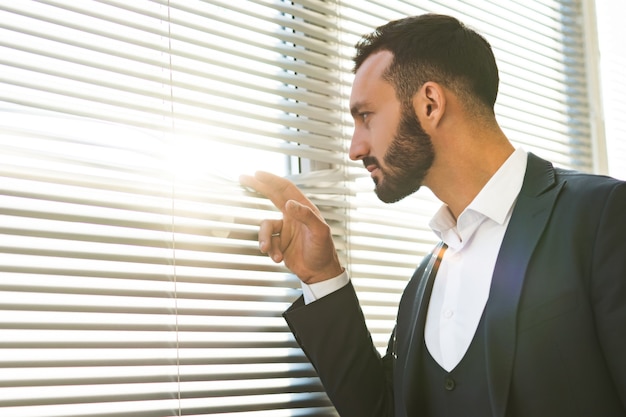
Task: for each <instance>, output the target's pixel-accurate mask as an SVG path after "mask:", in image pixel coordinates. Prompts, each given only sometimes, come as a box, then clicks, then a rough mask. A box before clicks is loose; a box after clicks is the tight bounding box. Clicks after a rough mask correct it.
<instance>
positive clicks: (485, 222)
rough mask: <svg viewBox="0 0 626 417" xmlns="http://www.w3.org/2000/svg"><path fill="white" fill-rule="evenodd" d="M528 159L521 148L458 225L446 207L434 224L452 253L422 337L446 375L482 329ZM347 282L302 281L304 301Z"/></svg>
mask: <svg viewBox="0 0 626 417" xmlns="http://www.w3.org/2000/svg"><path fill="white" fill-rule="evenodd" d="M526 161H527V154H526V152H525V151H524V150H522V149H517V150H516V151H515V152H514V153H513V154H512V155H511V156H510V157H509V158H508V159H507V160H506V161H505V162H504V164H503V165H502V166H501V167H500V169H499V170H498V171H497V172H496V173H495V174H494V175H493V177H491V179H490V180H489V181H488V182H487V184H486V185H485V186H484V187H483V189H482V190H481V191H480V192H479V193H478V195H477V196H476V197H475V198H474V200H473V201H472V202H471V203H470V204H469V206H467V207H466V208H465V210H464V211H463V212H462V213H461V214H460V215H459V218H458V221H457V220H455V219H454V216H453V215H452V214H451V213H450V211H449V210H448V207H447V206H446V205H443V206H442V207H441V208H440V209H439V211H438V212H437V213H436V214H435V216H434V217H433V219H432V220H431V222H430V227H431V228H432V229H433V231H434V232H435V234H437V236H439V238H440V239H441V240H442V241H443V242H444V243H446V244H447V245H448V249H447V250H446V253H445V255H444V257H443V260H442V262H441V265H440V267H439V271H438V272H437V276H436V278H435V282H434V286H433V291H432V294H431V297H430V303H429V306H428V315H427V317H426V328H425V332H424V337H425V341H426V346H427V348H428V351H429V352H430V354H431V355H432V357H433V358H434V359H435V361H436V362H437V363H438V364H439V365H440V366H441V367H442V368H443V369H445V370H446V371H451V370H452V369H454V367H456V365H458V363H459V362H460V361H461V359H462V358H463V355H465V352H467V349H468V347H469V345H470V343H471V341H472V339H473V337H474V333H476V329H477V328H478V323H479V321H480V318H481V316H482V313H483V310H484V309H485V304H486V303H487V298H488V297H489V288H490V285H491V277H492V275H493V270H494V267H495V262H496V258H497V256H498V252H499V251H500V246H501V244H502V239H503V238H504V233H505V231H506V228H507V226H508V224H509V220H510V218H511V213H512V211H513V206H514V204H515V200H516V199H517V195H518V194H519V191H520V189H521V188H522V182H523V180H524V173H525V172H526ZM348 282H349V276H348V273H347V272H346V271H344V272H343V273H342V274H341V275H339V276H338V277H335V278H332V279H330V280H327V281H322V282H319V283H315V284H311V285H307V284H304V283H302V292H303V295H304V301H305V303H307V304H309V303H311V302H313V301H315V300H318V299H320V298H322V297H324V296H326V295H328V294H330V293H332V292H334V291H336V290H338V289H340V288H342V287H343V286H344V285H346V284H347V283H348Z"/></svg>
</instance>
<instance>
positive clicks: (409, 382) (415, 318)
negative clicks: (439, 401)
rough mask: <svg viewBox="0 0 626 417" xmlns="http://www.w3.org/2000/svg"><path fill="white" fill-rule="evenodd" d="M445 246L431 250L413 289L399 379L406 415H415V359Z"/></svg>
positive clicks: (416, 371)
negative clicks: (408, 330)
mask: <svg viewBox="0 0 626 417" xmlns="http://www.w3.org/2000/svg"><path fill="white" fill-rule="evenodd" d="M446 247H447V246H445V245H444V243H443V242H439V243H438V244H437V246H436V247H435V248H434V249H433V251H432V252H431V254H430V256H429V259H428V263H427V264H426V267H425V268H424V269H423V271H422V273H421V276H420V277H419V281H418V286H417V289H416V291H415V297H414V300H413V304H412V309H411V313H410V316H409V317H410V319H409V323H411V326H410V330H411V333H410V335H409V337H408V339H407V341H408V348H407V349H406V353H405V354H404V355H403V357H405V358H406V362H405V363H404V366H403V367H402V371H401V375H402V376H401V378H400V379H399V382H400V384H401V387H402V390H403V398H404V404H402V405H404V406H406V409H407V414H406V415H409V416H410V415H415V413H414V412H413V411H412V407H413V406H415V405H416V404H415V402H414V401H412V399H414V398H415V392H414V391H413V390H414V389H415V383H414V378H415V376H416V375H417V373H418V372H419V370H418V369H417V359H418V358H419V357H420V355H421V348H422V345H423V344H422V341H423V340H424V325H425V323H426V311H427V310H428V302H429V300H430V294H431V292H432V288H433V283H434V282H435V275H436V271H437V269H438V268H439V264H440V263H441V259H442V258H443V254H444V252H445V250H446ZM433 269H434V272H433ZM418 271H419V268H418ZM396 406H397V407H398V406H400V404H397V405H396Z"/></svg>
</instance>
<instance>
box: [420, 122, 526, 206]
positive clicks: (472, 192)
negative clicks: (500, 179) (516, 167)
mask: <svg viewBox="0 0 626 417" xmlns="http://www.w3.org/2000/svg"><path fill="white" fill-rule="evenodd" d="M483 133H484V132H483ZM476 138H479V139H476ZM447 144H448V145H449V146H448V147H447V148H444V149H438V150H437V152H436V157H435V162H434V163H433V166H432V167H431V170H430V171H429V173H428V176H427V178H426V180H425V182H424V185H425V186H426V187H428V188H430V189H431V191H432V192H433V193H434V194H435V195H436V196H437V198H439V199H440V200H441V201H442V202H444V203H445V204H446V205H447V206H448V208H449V209H450V212H451V213H452V215H453V216H454V217H455V218H458V217H459V215H460V214H461V213H462V212H463V210H465V208H466V207H467V206H468V205H469V204H470V203H471V202H472V201H473V200H474V198H475V197H476V196H477V195H478V193H479V192H480V190H482V189H483V187H484V186H485V184H487V182H488V181H489V180H490V179H491V177H492V176H493V175H494V174H495V173H496V171H498V169H499V168H500V167H501V166H502V164H504V162H505V161H506V160H507V159H508V158H509V157H510V156H511V154H512V153H513V152H514V151H515V148H514V147H513V145H512V144H511V143H510V142H509V141H508V139H507V138H506V137H505V136H504V133H502V132H501V131H500V129H497V132H494V133H492V134H487V135H485V134H481V135H477V136H472V137H469V138H468V137H466V138H460V139H459V138H457V139H455V140H450V141H448V142H447Z"/></svg>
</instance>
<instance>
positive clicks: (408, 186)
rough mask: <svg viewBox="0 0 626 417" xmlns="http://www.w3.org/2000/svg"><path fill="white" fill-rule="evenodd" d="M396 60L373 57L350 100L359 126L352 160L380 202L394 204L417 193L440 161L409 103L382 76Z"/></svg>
mask: <svg viewBox="0 0 626 417" xmlns="http://www.w3.org/2000/svg"><path fill="white" fill-rule="evenodd" d="M392 59H393V55H392V54H391V52H389V51H381V52H378V53H375V54H373V55H372V56H370V57H369V58H367V59H366V60H365V62H364V63H363V65H362V66H361V67H360V68H359V70H358V71H357V73H356V76H355V79H354V84H353V87H352V96H351V98H350V107H351V111H352V116H353V118H354V122H355V128H354V135H353V137H352V144H351V146H350V158H351V159H353V160H362V161H363V165H364V166H365V168H366V169H367V170H368V171H369V172H370V173H371V176H372V180H373V181H374V184H375V185H376V187H375V191H376V195H377V196H378V198H379V199H380V200H381V201H383V202H385V203H393V202H396V201H399V200H401V199H403V198H404V197H406V196H408V195H410V194H412V193H414V192H415V191H417V190H418V189H419V188H420V187H421V185H422V183H423V182H424V179H425V177H426V174H427V173H428V170H429V168H430V167H431V165H432V163H433V160H434V150H433V147H432V143H431V140H430V137H429V136H428V134H426V132H424V130H423V129H422V127H421V125H420V122H419V120H418V118H417V116H416V115H415V112H414V111H413V106H412V105H411V104H410V103H408V104H406V105H405V106H402V105H401V103H400V102H399V101H398V99H397V98H396V95H395V89H394V87H393V86H392V85H391V84H390V83H389V82H388V81H386V80H384V79H383V77H382V75H383V73H384V71H385V70H386V69H387V67H388V66H389V64H390V63H391V61H392Z"/></svg>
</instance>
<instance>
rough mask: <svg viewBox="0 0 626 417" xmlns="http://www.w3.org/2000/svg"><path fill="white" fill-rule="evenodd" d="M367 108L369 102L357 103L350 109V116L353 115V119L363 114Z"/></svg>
mask: <svg viewBox="0 0 626 417" xmlns="http://www.w3.org/2000/svg"><path fill="white" fill-rule="evenodd" d="M366 106H368V103H367V102H364V101H357V102H356V103H354V104H353V105H352V107H350V114H351V115H352V117H356V116H358V114H359V113H360V112H361V109H362V108H363V107H366Z"/></svg>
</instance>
